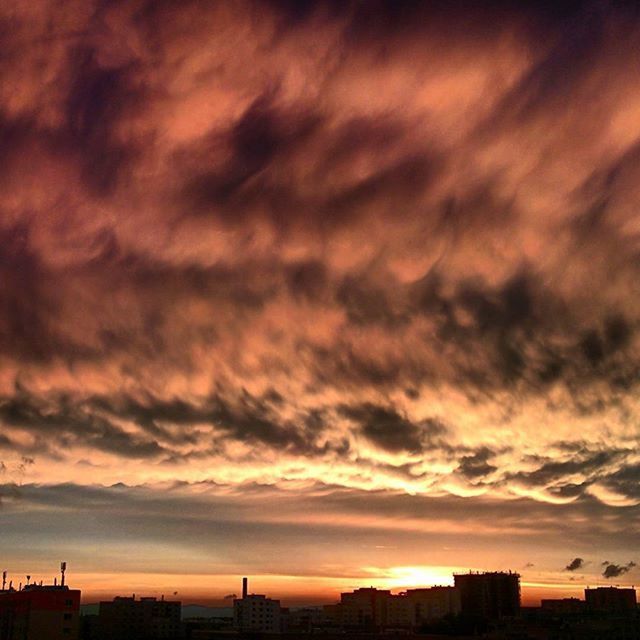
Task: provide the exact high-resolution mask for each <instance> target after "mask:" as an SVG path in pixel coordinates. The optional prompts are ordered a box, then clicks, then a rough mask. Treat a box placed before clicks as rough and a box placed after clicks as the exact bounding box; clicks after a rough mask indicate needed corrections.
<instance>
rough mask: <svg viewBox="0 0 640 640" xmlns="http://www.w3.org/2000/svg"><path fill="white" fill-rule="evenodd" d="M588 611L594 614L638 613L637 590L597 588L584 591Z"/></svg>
mask: <svg viewBox="0 0 640 640" xmlns="http://www.w3.org/2000/svg"><path fill="white" fill-rule="evenodd" d="M584 600H585V603H586V606H587V610H588V611H590V612H593V613H630V612H633V611H636V609H637V606H638V605H637V601H636V590H635V589H631V588H626V589H621V588H618V587H597V588H594V589H589V588H587V589H585V590H584Z"/></svg>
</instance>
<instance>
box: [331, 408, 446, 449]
mask: <svg viewBox="0 0 640 640" xmlns="http://www.w3.org/2000/svg"><path fill="white" fill-rule="evenodd" d="M340 412H341V413H342V415H344V416H345V417H346V418H348V419H349V420H352V421H354V422H356V423H357V424H359V425H360V430H361V433H362V435H364V436H365V438H367V439H368V440H370V441H371V442H372V443H373V444H375V445H377V446H379V447H381V448H382V449H386V450H387V451H391V452H401V451H408V452H413V453H418V452H420V451H422V450H423V449H424V448H428V447H432V446H433V442H434V441H435V440H437V439H438V437H439V436H442V435H443V434H444V433H446V428H445V426H444V425H443V424H441V423H440V422H439V421H438V420H433V419H429V420H425V421H422V422H420V423H413V422H411V421H410V420H408V419H407V418H406V417H404V416H402V415H400V414H398V413H397V412H396V411H394V410H393V409H390V408H388V407H383V406H378V405H373V404H363V405H358V406H343V407H341V408H340Z"/></svg>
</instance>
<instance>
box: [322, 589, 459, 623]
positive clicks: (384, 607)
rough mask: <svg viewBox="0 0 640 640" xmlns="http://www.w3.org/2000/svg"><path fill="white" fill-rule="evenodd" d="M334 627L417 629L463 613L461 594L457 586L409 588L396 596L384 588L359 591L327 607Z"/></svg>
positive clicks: (350, 593) (326, 612) (327, 617)
mask: <svg viewBox="0 0 640 640" xmlns="http://www.w3.org/2000/svg"><path fill="white" fill-rule="evenodd" d="M324 612H325V618H326V620H327V622H328V624H329V625H330V626H333V627H338V628H341V629H347V630H349V629H350V630H356V629H357V630H360V631H379V630H381V629H415V628H418V627H420V626H421V625H422V624H423V623H424V622H426V621H431V620H435V619H439V618H442V617H443V616H446V615H448V614H457V613H459V612H460V594H459V592H458V590H457V589H455V588H454V587H431V588H428V589H409V590H408V591H405V592H403V593H399V594H397V595H393V594H392V593H391V592H390V591H387V590H384V589H375V588H373V587H370V588H367V589H356V590H355V591H352V592H349V593H343V594H341V596H340V602H339V603H337V604H334V605H327V606H325V607H324Z"/></svg>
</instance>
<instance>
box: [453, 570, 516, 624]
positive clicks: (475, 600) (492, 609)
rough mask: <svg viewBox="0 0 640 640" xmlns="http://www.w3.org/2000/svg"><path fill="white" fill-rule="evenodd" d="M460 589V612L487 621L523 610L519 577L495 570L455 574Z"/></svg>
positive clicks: (456, 584) (513, 614)
mask: <svg viewBox="0 0 640 640" xmlns="http://www.w3.org/2000/svg"><path fill="white" fill-rule="evenodd" d="M453 579H454V584H455V586H456V588H457V589H458V590H459V591H460V605H461V612H462V614H464V615H467V616H475V617H478V618H483V619H485V620H498V619H500V618H505V617H510V616H515V615H517V614H518V612H519V611H520V576H519V574H517V573H511V572H508V573H505V572H502V571H492V572H485V573H458V574H454V576H453Z"/></svg>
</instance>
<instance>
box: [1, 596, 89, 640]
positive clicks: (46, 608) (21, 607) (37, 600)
mask: <svg viewBox="0 0 640 640" xmlns="http://www.w3.org/2000/svg"><path fill="white" fill-rule="evenodd" d="M79 616H80V591H79V590H78V589H69V587H67V586H62V585H35V584H31V585H27V586H26V587H24V588H23V589H21V590H19V591H16V590H15V589H8V590H4V591H0V640H45V639H46V640H63V639H64V640H77V638H78V630H79Z"/></svg>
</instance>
